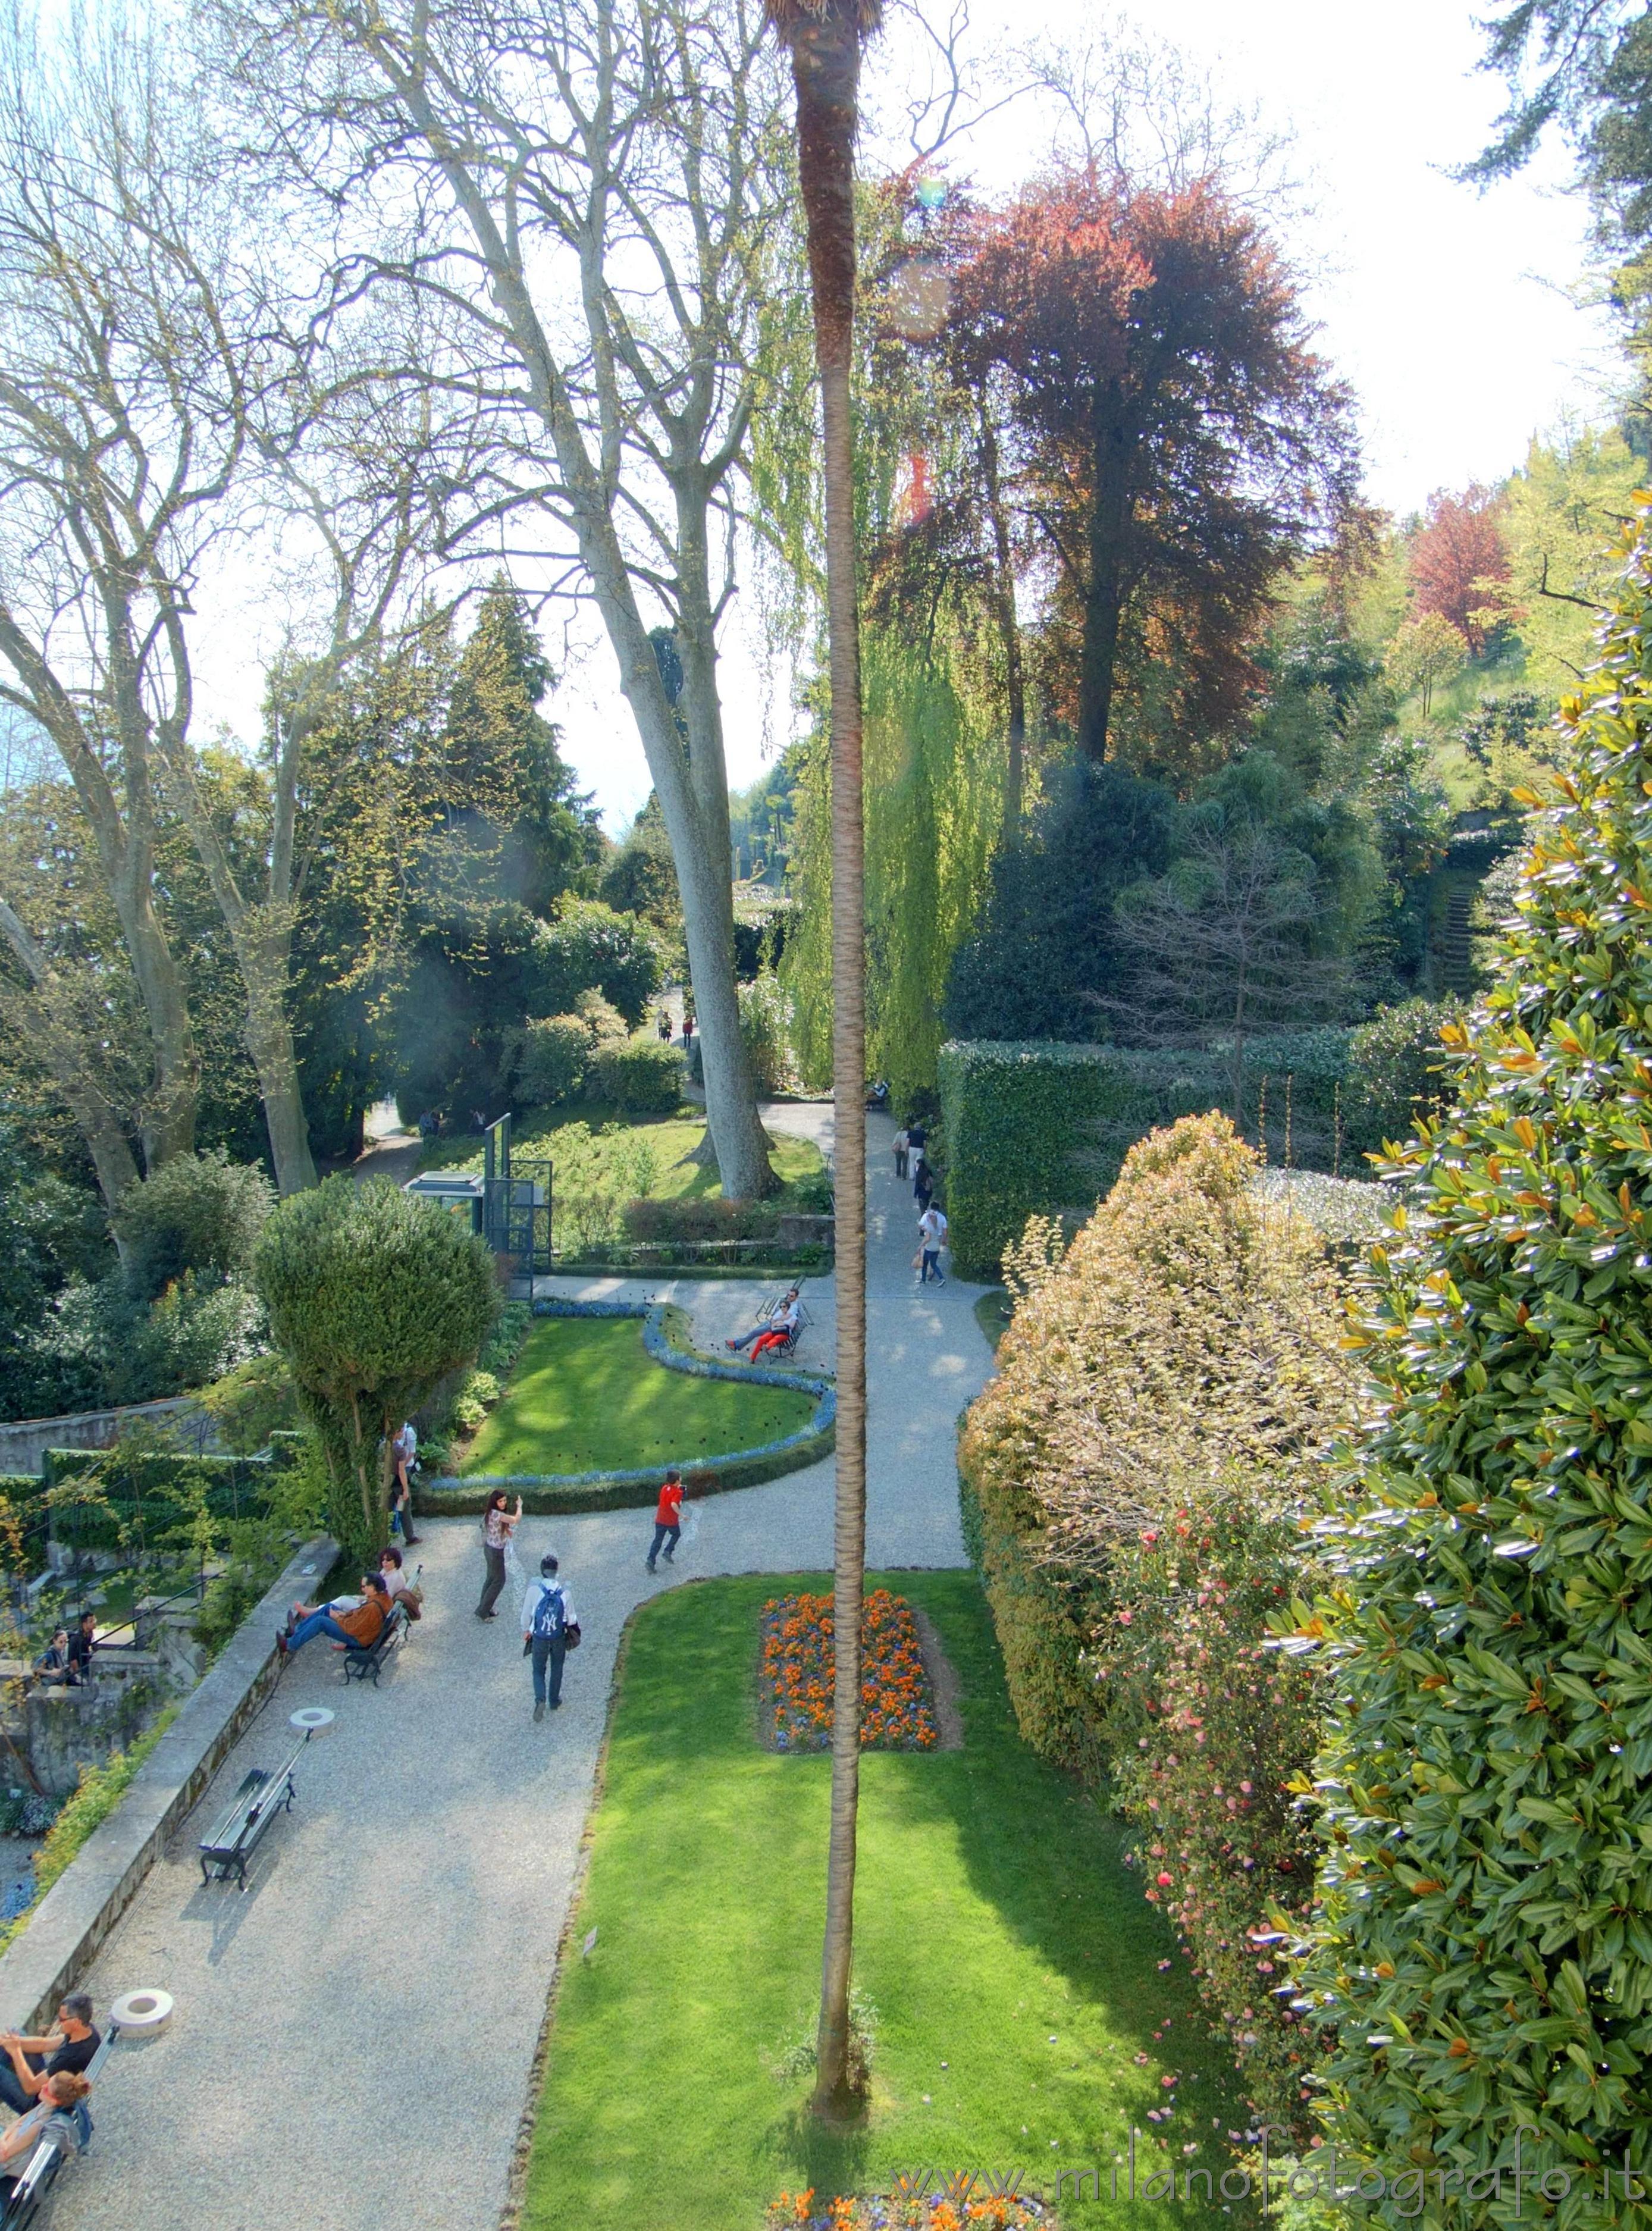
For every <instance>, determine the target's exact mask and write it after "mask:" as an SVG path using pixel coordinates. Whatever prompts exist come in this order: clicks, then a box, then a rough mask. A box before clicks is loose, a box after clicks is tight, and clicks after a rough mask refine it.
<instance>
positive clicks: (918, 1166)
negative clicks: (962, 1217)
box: [912, 1152, 935, 1216]
mask: <svg viewBox="0 0 1652 2231" xmlns="http://www.w3.org/2000/svg"><path fill="white" fill-rule="evenodd" d="M934 1190H935V1185H934V1180H933V1179H932V1178H931V1176H930V1174H929V1163H928V1161H927V1159H926V1156H925V1155H924V1154H922V1153H921V1152H919V1153H917V1154H916V1159H915V1160H914V1161H913V1170H912V1197H913V1200H915V1201H916V1202H917V1204H918V1213H919V1215H920V1216H923V1215H925V1214H926V1213H927V1212H928V1208H929V1197H930V1195H931V1194H932V1193H933V1192H934Z"/></svg>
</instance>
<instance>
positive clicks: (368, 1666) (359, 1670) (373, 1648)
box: [333, 1596, 408, 1689]
mask: <svg viewBox="0 0 1652 2231" xmlns="http://www.w3.org/2000/svg"><path fill="white" fill-rule="evenodd" d="M407 1628H408V1617H407V1612H406V1608H405V1607H404V1606H403V1603H402V1600H401V1598H400V1597H399V1596H398V1597H397V1600H396V1601H395V1602H394V1603H393V1604H392V1605H391V1606H390V1617H389V1618H388V1619H387V1620H385V1621H384V1625H383V1626H381V1627H380V1628H379V1630H378V1640H377V1641H376V1642H341V1643H335V1644H334V1645H333V1647H334V1648H335V1649H336V1650H342V1651H343V1652H344V1662H345V1680H346V1681H365V1680H368V1679H371V1682H372V1685H373V1686H374V1688H375V1689H376V1688H378V1676H379V1673H380V1672H381V1670H382V1668H383V1666H384V1660H385V1659H386V1657H387V1656H388V1655H389V1653H390V1651H392V1650H393V1649H394V1648H395V1647H396V1645H397V1643H398V1642H399V1641H400V1640H401V1639H402V1638H403V1635H404V1634H405V1633H407Z"/></svg>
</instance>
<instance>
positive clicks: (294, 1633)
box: [275, 1573, 390, 1658]
mask: <svg viewBox="0 0 1652 2231" xmlns="http://www.w3.org/2000/svg"><path fill="white" fill-rule="evenodd" d="M389 1615H390V1590H389V1589H388V1588H386V1587H385V1586H384V1580H383V1578H382V1577H381V1575H378V1573H364V1574H363V1575H362V1576H361V1601H360V1603H359V1604H358V1605H357V1607H356V1608H355V1610H354V1611H346V1612H340V1613H333V1612H332V1611H330V1610H329V1609H328V1608H327V1607H326V1605H325V1604H324V1605H323V1606H322V1607H321V1608H320V1609H319V1611H317V1610H313V1609H312V1608H311V1607H309V1606H308V1605H307V1604H294V1607H293V1617H294V1625H293V1626H290V1627H289V1628H288V1629H287V1632H286V1633H285V1634H278V1635H277V1636H276V1638H275V1646H276V1648H277V1649H278V1650H279V1651H280V1652H281V1655H282V1657H283V1658H290V1657H291V1656H292V1654H293V1652H294V1651H295V1650H302V1649H303V1647H304V1646H305V1644H306V1643H307V1642H313V1640H314V1639H315V1638H316V1636H317V1635H318V1634H330V1635H331V1636H332V1639H333V1640H334V1641H335V1642H347V1643H354V1644H355V1646H356V1647H357V1648H358V1650H371V1647H372V1646H373V1644H374V1643H376V1642H377V1641H378V1638H379V1636H380V1635H381V1634H382V1633H383V1632H384V1621H385V1620H386V1619H387V1618H388V1617H389Z"/></svg>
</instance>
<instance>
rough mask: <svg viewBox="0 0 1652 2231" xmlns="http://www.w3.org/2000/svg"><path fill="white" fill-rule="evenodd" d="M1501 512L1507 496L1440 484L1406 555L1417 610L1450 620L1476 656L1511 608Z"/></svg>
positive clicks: (1491, 491)
mask: <svg viewBox="0 0 1652 2231" xmlns="http://www.w3.org/2000/svg"><path fill="white" fill-rule="evenodd" d="M1502 513H1503V499H1502V497H1501V496H1500V495H1499V494H1498V493H1497V492H1496V490H1495V489H1493V488H1481V486H1480V485H1479V484H1478V483H1477V482H1476V483H1475V485H1473V486H1471V487H1469V488H1465V489H1464V490H1463V492H1462V495H1450V494H1449V493H1448V491H1447V490H1446V489H1444V488H1436V490H1435V492H1434V494H1433V495H1431V496H1430V497H1429V502H1428V508H1427V510H1426V511H1425V512H1424V513H1423V523H1422V525H1421V526H1420V527H1418V528H1417V530H1416V533H1415V534H1413V535H1412V537H1411V541H1410V548H1409V550H1408V551H1407V553H1406V571H1407V572H1409V574H1410V580H1411V604H1412V610H1413V611H1414V612H1416V613H1417V614H1421V613H1423V612H1438V613H1439V615H1440V617H1441V618H1442V619H1446V620H1449V621H1450V623H1451V624H1452V626H1453V627H1454V628H1455V629H1457V630H1458V631H1459V633H1460V634H1461V635H1462V637H1463V640H1464V641H1465V642H1466V643H1468V648H1469V650H1471V651H1472V652H1473V654H1474V656H1475V657H1476V658H1478V657H1479V656H1480V654H1481V651H1482V650H1485V648H1486V637H1487V633H1488V632H1489V630H1490V629H1491V628H1492V627H1493V626H1494V625H1495V624H1496V623H1497V621H1498V620H1499V619H1500V618H1503V617H1504V616H1505V613H1506V611H1507V591H1506V585H1507V580H1508V550H1507V545H1506V544H1505V542H1504V540H1503V525H1502ZM1508 616H1509V617H1511V618H1512V617H1513V615H1512V614H1510V615H1508Z"/></svg>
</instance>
